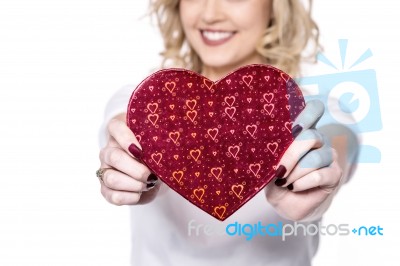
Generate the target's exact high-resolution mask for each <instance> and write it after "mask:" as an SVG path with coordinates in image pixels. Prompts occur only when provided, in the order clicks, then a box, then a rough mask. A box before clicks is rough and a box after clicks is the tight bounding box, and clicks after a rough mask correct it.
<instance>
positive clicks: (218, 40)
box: [200, 30, 235, 46]
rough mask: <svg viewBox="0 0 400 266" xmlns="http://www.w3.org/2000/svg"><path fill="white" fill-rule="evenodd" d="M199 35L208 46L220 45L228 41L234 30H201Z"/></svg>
mask: <svg viewBox="0 0 400 266" xmlns="http://www.w3.org/2000/svg"><path fill="white" fill-rule="evenodd" d="M200 33H201V37H202V39H203V41H204V43H205V44H207V45H210V46H216V45H221V44H224V43H226V42H227V41H229V40H230V39H231V38H232V37H233V36H234V34H235V32H234V31H219V30H218V31H216V30H201V31H200Z"/></svg>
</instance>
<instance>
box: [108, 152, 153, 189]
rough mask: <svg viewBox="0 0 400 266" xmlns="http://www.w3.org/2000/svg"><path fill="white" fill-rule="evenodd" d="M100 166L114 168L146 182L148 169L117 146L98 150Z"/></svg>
mask: <svg viewBox="0 0 400 266" xmlns="http://www.w3.org/2000/svg"><path fill="white" fill-rule="evenodd" d="M100 161H101V162H102V165H101V167H107V166H108V167H107V168H110V167H112V168H115V169H116V170H117V171H120V172H122V173H124V174H126V175H128V176H130V177H132V178H134V179H136V180H138V181H140V182H147V181H148V178H149V177H150V174H151V172H150V170H149V169H148V168H147V167H146V166H145V165H144V164H141V163H139V162H138V161H137V160H135V159H134V158H132V157H131V156H129V155H128V154H127V153H126V152H125V151H124V150H121V149H119V148H112V147H106V148H104V149H102V150H101V152H100Z"/></svg>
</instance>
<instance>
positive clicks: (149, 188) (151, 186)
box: [146, 183, 156, 191]
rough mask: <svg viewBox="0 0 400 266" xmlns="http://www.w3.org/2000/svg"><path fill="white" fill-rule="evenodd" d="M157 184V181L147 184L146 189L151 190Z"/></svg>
mask: <svg viewBox="0 0 400 266" xmlns="http://www.w3.org/2000/svg"><path fill="white" fill-rule="evenodd" d="M155 186H156V183H150V184H147V186H146V190H147V191H149V190H151V189H153V188H154V187H155Z"/></svg>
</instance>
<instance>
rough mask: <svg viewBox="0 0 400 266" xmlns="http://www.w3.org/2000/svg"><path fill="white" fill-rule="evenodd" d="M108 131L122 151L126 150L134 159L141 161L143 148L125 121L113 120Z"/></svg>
mask: <svg viewBox="0 0 400 266" xmlns="http://www.w3.org/2000/svg"><path fill="white" fill-rule="evenodd" d="M108 131H109V132H110V135H111V137H112V138H114V140H115V141H116V142H117V143H118V144H119V146H120V147H121V148H122V149H124V150H125V151H126V152H127V153H128V154H131V155H132V156H133V157H135V158H137V159H141V157H142V149H141V146H140V144H139V142H138V140H137V139H136V137H135V135H134V134H133V132H132V131H131V130H130V128H129V127H128V126H127V125H126V124H125V122H124V121H121V120H119V119H112V120H111V121H110V123H109V124H108Z"/></svg>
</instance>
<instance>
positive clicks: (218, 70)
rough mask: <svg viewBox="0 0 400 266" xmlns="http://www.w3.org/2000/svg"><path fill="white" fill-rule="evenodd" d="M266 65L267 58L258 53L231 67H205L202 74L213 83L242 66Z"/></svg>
mask: <svg viewBox="0 0 400 266" xmlns="http://www.w3.org/2000/svg"><path fill="white" fill-rule="evenodd" d="M266 63H267V62H266V60H265V58H264V57H262V56H261V55H259V54H258V53H257V54H255V55H254V56H253V57H251V58H248V59H247V60H243V61H240V62H237V63H235V64H231V65H225V66H207V65H203V70H202V71H201V74H202V75H203V76H205V77H207V78H208V79H210V80H212V81H217V80H219V79H222V78H223V77H225V76H226V75H228V74H229V73H231V72H233V71H234V70H236V69H238V68H240V67H242V66H245V65H251V64H266Z"/></svg>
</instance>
